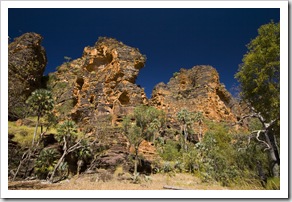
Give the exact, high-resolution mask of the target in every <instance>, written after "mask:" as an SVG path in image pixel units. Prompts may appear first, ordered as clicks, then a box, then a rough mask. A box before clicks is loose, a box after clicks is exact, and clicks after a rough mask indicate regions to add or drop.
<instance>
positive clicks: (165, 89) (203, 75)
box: [150, 65, 242, 123]
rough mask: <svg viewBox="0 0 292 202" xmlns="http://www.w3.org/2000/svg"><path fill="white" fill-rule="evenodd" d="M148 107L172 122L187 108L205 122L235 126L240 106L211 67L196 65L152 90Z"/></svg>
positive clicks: (175, 74) (183, 70) (181, 71)
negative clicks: (201, 117)
mask: <svg viewBox="0 0 292 202" xmlns="http://www.w3.org/2000/svg"><path fill="white" fill-rule="evenodd" d="M150 104H151V105H152V106H155V107H157V108H159V109H162V110H164V111H165V112H166V114H168V116H169V117H171V122H175V117H176V114H177V113H178V112H179V111H180V110H182V109H187V110H188V111H190V112H202V114H203V116H204V117H205V118H207V119H209V120H213V121H217V122H221V121H225V122H229V123H235V122H236V121H237V116H239V115H240V114H241V112H242V109H241V107H240V106H239V104H238V103H237V102H236V100H235V99H234V98H233V97H232V95H231V94H230V93H229V92H228V91H227V90H226V88H225V86H224V84H222V83H220V81H219V74H218V72H217V71H216V69H215V68H213V67H212V66H206V65H200V66H194V67H193V68H191V69H188V70H187V69H181V70H180V71H179V72H177V73H174V76H173V77H172V78H171V79H170V80H169V82H168V83H167V84H165V83H159V84H157V85H156V86H155V87H154V90H153V92H152V97H151V99H150Z"/></svg>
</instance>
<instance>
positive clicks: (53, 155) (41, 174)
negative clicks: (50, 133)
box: [35, 149, 59, 179]
mask: <svg viewBox="0 0 292 202" xmlns="http://www.w3.org/2000/svg"><path fill="white" fill-rule="evenodd" d="M58 155H59V153H58V151H56V149H44V150H42V151H41V153H40V155H39V157H38V158H37V160H36V162H35V173H36V175H37V176H38V178H40V179H46V177H47V176H48V174H49V173H50V172H52V171H53V170H54V166H55V164H56V163H57V160H58Z"/></svg>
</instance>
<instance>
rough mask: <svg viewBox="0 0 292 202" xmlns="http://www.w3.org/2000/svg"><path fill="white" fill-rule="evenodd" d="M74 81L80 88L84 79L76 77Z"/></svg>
mask: <svg viewBox="0 0 292 202" xmlns="http://www.w3.org/2000/svg"><path fill="white" fill-rule="evenodd" d="M76 83H77V84H78V89H79V90H81V89H82V86H83V84H84V79H83V78H77V80H76Z"/></svg>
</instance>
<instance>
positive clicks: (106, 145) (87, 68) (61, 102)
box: [47, 37, 148, 169]
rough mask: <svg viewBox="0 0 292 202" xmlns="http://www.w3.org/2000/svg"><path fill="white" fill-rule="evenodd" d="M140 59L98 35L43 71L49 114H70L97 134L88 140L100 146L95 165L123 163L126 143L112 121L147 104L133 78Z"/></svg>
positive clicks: (141, 64)
mask: <svg viewBox="0 0 292 202" xmlns="http://www.w3.org/2000/svg"><path fill="white" fill-rule="evenodd" d="M145 61H146V57H145V56H144V55H142V54H141V53H140V52H139V50H138V49H137V48H132V47H130V46H127V45H125V44H123V43H122V42H119V41H117V40H115V39H113V38H105V37H100V38H99V39H98V41H97V42H96V43H95V45H94V46H93V47H85V48H84V51H83V55H82V57H81V58H78V59H76V60H73V61H68V62H65V63H64V64H63V65H61V66H60V67H58V70H57V71H56V72H55V73H51V74H50V75H49V81H48V85H47V86H48V88H49V89H51V91H52V93H53V97H54V99H55V114H56V115H57V116H58V117H59V118H60V119H61V120H62V119H63V120H65V119H72V120H74V121H75V122H76V123H77V124H78V126H79V128H80V129H81V131H82V132H83V133H85V134H87V136H88V137H97V138H98V141H97V142H96V143H95V146H94V148H102V149H99V150H100V151H97V152H99V155H98V157H97V159H96V160H95V161H94V162H96V165H98V167H103V168H107V169H108V168H114V166H116V165H117V164H123V165H125V164H126V163H125V161H126V158H127V156H128V153H129V145H128V143H127V140H126V138H125V137H124V136H123V135H122V134H121V132H120V131H119V128H118V127H115V126H116V124H117V123H119V122H120V121H122V118H123V117H124V116H125V115H127V114H129V113H130V112H132V111H133V109H134V107H135V106H138V105H140V104H148V100H147V97H146V95H145V92H144V90H143V89H142V88H141V87H139V86H137V85H136V84H135V81H136V78H137V76H138V73H139V70H140V69H141V68H143V67H144V64H145ZM91 166H92V167H95V165H91Z"/></svg>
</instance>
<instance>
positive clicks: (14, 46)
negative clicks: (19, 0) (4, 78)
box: [8, 33, 47, 120]
mask: <svg viewBox="0 0 292 202" xmlns="http://www.w3.org/2000/svg"><path fill="white" fill-rule="evenodd" d="M42 39H43V38H42V36H41V35H39V34H36V33H25V34H23V35H22V36H20V37H18V38H16V39H15V40H14V41H13V42H12V43H10V44H9V46H8V91H9V93H8V116H9V118H10V119H13V120H16V119H17V118H19V117H22V116H23V115H22V113H23V111H24V110H23V107H24V102H25V100H26V99H27V98H28V96H29V95H30V94H31V92H33V91H34V90H35V89H37V88H39V87H40V85H41V79H42V76H43V73H44V70H45V66H46V64H47V57H46V52H45V49H44V48H43V47H42V46H41V42H42Z"/></svg>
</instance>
